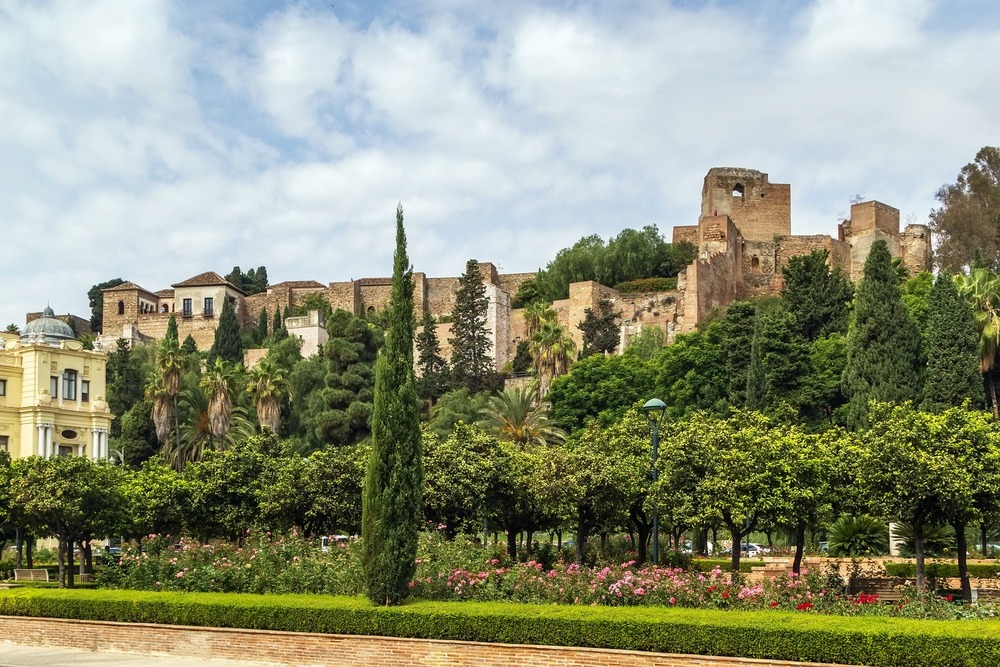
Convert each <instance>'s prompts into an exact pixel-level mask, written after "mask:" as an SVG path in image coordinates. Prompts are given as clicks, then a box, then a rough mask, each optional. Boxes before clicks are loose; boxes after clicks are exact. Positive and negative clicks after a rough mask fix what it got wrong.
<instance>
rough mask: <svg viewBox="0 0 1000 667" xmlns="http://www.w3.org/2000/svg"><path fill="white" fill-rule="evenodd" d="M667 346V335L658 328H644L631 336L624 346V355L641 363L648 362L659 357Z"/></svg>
mask: <svg viewBox="0 0 1000 667" xmlns="http://www.w3.org/2000/svg"><path fill="white" fill-rule="evenodd" d="M666 345H667V335H666V333H665V332H664V331H663V329H661V328H660V327H658V326H645V327H642V328H641V329H639V333H637V334H635V335H633V336H632V337H631V338H630V339H629V341H628V344H627V345H626V346H625V354H628V355H629V356H630V357H634V358H636V359H641V360H642V361H649V360H651V359H654V358H656V357H658V356H659V355H660V352H662V351H663V348H664V347H666Z"/></svg>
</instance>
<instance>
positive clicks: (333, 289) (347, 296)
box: [326, 280, 361, 315]
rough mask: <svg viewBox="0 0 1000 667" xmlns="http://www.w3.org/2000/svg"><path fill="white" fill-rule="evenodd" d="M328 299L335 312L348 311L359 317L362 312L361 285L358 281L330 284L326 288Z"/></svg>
mask: <svg viewBox="0 0 1000 667" xmlns="http://www.w3.org/2000/svg"><path fill="white" fill-rule="evenodd" d="M326 299H327V301H329V302H330V305H331V306H332V307H333V309H334V310H337V309H341V310H346V311H347V312H349V313H353V314H354V315H358V314H359V313H360V312H361V285H360V284H359V282H358V281H357V280H349V281H347V282H342V283H330V286H329V287H327V288H326Z"/></svg>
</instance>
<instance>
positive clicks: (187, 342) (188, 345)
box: [181, 334, 198, 356]
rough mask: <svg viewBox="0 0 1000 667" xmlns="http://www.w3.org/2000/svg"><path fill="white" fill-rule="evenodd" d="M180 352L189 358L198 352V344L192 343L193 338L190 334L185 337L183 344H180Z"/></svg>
mask: <svg viewBox="0 0 1000 667" xmlns="http://www.w3.org/2000/svg"><path fill="white" fill-rule="evenodd" d="M181 350H182V351H183V352H184V354H185V355H187V356H190V355H192V354H194V353H195V352H197V351H198V343H196V342H195V341H194V337H193V336H192V335H191V334H188V335H187V337H186V338H184V342H183V343H181Z"/></svg>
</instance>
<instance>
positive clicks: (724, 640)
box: [0, 589, 1000, 667]
mask: <svg viewBox="0 0 1000 667" xmlns="http://www.w3.org/2000/svg"><path fill="white" fill-rule="evenodd" d="M0 614H2V615H11V616H33V617H49V618H70V619H86V620H101V621H123V622H135V623H140V622H141V623H165V624H174V625H191V626H208V627H232V628H248V629H267V630H284V631H293V632H319V633H335V634H358V635H381V636H393V637H412V638H421V639H453V640H463V641H480V642H494V643H504V644H541V645H557V646H583V647H594V648H613V649H627V650H639V651H657V652H665V653H688V654H696V655H718V656H740V657H747V658H762V659H772V660H795V661H813V662H828V663H840V664H849V665H851V664H853V665H876V666H879V667H896V666H899V667H904V666H905V667H917V666H921V665H927V666H934V667H952V666H954V667H959V666H961V667H980V666H982V667H987V666H989V667H994V666H995V665H998V664H1000V623H997V622H991V621H972V620H969V621H915V620H911V619H899V618H885V617H836V616H819V615H815V614H809V613H789V612H725V611H716V610H695V609H675V608H656V607H654V608H649V607H646V608H637V607H627V608H626V607H618V608H607V607H572V606H555V605H526V604H510V603H475V602H457V603H456V602H414V603H411V604H406V605H403V606H400V607H389V608H384V607H374V606H372V605H371V604H370V603H369V602H368V601H367V600H365V599H363V598H360V597H358V598H343V597H326V596H307V595H280V596H279V595H275V596H256V595H237V594H221V593H149V592H137V591H121V590H115V591H107V590H100V591H89V590H88V591H67V590H65V589H63V590H39V589H30V590H29V589H10V590H2V591H0Z"/></svg>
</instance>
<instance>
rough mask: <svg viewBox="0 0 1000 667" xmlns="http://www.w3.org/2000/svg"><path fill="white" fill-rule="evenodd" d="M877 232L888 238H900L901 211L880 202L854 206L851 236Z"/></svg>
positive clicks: (852, 208) (852, 207)
mask: <svg viewBox="0 0 1000 667" xmlns="http://www.w3.org/2000/svg"><path fill="white" fill-rule="evenodd" d="M876 230H877V231H880V232H882V233H883V234H886V235H887V236H899V209H896V208H893V207H892V206H889V205H888V204H883V203H882V202H879V201H865V202H861V203H858V204H852V205H851V221H850V235H851V236H857V235H859V234H863V233H865V232H871V231H876Z"/></svg>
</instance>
